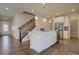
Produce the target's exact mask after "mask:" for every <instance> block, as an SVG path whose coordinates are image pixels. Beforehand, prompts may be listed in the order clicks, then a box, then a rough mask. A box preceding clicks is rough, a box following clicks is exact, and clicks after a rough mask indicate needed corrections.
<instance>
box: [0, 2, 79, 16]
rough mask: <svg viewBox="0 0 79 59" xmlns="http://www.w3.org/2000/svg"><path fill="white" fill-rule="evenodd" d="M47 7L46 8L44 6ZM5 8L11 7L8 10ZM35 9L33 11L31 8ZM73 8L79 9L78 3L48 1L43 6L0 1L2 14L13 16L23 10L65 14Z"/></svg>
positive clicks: (42, 13)
mask: <svg viewBox="0 0 79 59" xmlns="http://www.w3.org/2000/svg"><path fill="white" fill-rule="evenodd" d="M43 7H45V8H43ZM5 8H9V9H8V10H6V9H5ZM32 9H34V11H33V12H32V11H31V10H32ZM71 9H75V10H78V9H79V4H78V3H75V4H73V3H59V4H58V3H46V5H45V6H43V4H42V3H0V15H5V16H8V17H13V16H14V15H16V14H18V13H22V11H27V12H31V13H34V14H36V15H40V16H44V17H47V16H48V15H49V16H53V15H56V14H57V13H59V14H65V13H70V12H72V10H71Z"/></svg>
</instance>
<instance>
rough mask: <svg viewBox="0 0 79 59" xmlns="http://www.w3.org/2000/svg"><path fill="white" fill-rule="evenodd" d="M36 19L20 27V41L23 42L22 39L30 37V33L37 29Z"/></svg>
mask: <svg viewBox="0 0 79 59" xmlns="http://www.w3.org/2000/svg"><path fill="white" fill-rule="evenodd" d="M35 27H36V26H35V17H34V18H32V19H31V20H29V21H28V22H26V23H25V24H23V25H22V26H20V27H19V28H18V29H19V41H20V42H22V39H23V38H24V37H25V36H26V35H28V33H29V31H31V30H33V29H34V28H35Z"/></svg>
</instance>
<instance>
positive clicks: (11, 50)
mask: <svg viewBox="0 0 79 59" xmlns="http://www.w3.org/2000/svg"><path fill="white" fill-rule="evenodd" d="M29 50H30V49H29V41H25V42H22V43H20V42H19V41H18V40H16V39H14V38H13V37H11V36H0V55H29V54H30V52H29Z"/></svg>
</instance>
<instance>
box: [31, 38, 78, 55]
mask: <svg viewBox="0 0 79 59" xmlns="http://www.w3.org/2000/svg"><path fill="white" fill-rule="evenodd" d="M31 54H32V55H79V40H78V39H75V38H72V39H69V40H66V39H61V40H60V41H59V43H57V44H55V45H54V46H51V47H49V48H48V49H46V50H45V51H43V52H41V53H37V52H36V51H34V50H31Z"/></svg>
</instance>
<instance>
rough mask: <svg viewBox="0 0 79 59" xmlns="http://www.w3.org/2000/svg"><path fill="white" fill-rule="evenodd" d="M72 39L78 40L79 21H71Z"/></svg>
mask: <svg viewBox="0 0 79 59" xmlns="http://www.w3.org/2000/svg"><path fill="white" fill-rule="evenodd" d="M70 38H77V39H78V19H74V20H70Z"/></svg>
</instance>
